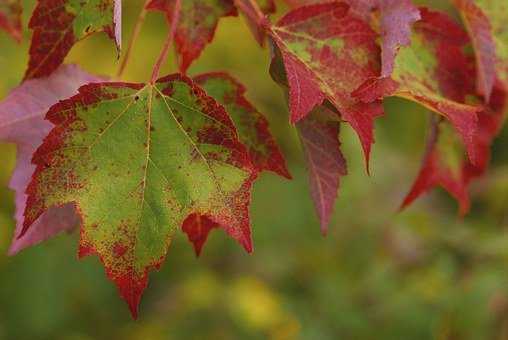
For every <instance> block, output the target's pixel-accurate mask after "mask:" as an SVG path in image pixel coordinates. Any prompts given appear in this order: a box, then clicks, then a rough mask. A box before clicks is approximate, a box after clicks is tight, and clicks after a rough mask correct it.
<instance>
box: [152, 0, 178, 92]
mask: <svg viewBox="0 0 508 340" xmlns="http://www.w3.org/2000/svg"><path fill="white" fill-rule="evenodd" d="M181 7H182V1H181V0H176V1H175V7H174V8H173V16H172V17H171V26H170V28H169V32H168V36H167V37H166V41H165V42H164V46H163V47H162V51H161V54H160V55H159V58H158V59H157V62H156V63H155V66H154V67H153V72H152V78H151V79H150V83H151V84H154V83H155V81H156V80H157V78H158V77H159V73H160V69H161V66H162V64H163V63H164V61H165V60H166V58H167V56H168V52H169V47H170V46H171V43H172V42H173V39H174V37H175V32H176V26H177V25H178V21H179V20H180V10H181Z"/></svg>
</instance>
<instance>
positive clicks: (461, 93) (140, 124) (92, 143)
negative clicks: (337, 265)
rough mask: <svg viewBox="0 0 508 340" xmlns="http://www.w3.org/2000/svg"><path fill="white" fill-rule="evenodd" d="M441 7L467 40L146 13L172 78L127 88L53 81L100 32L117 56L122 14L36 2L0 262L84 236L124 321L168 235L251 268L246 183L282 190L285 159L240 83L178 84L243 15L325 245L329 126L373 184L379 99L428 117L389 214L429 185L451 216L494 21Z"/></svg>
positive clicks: (481, 140)
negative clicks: (223, 239)
mask: <svg viewBox="0 0 508 340" xmlns="http://www.w3.org/2000/svg"><path fill="white" fill-rule="evenodd" d="M452 1H453V3H454V5H455V6H456V9H457V11H458V12H460V14H461V16H462V19H463V21H464V23H465V28H466V29H463V28H462V27H461V26H460V25H459V23H458V22H456V21H455V20H454V19H452V18H451V17H450V16H448V15H447V14H445V13H441V12H436V11H432V10H429V9H427V8H417V7H415V5H413V4H412V2H411V1H410V0H358V1H353V0H348V1H343V2H341V1H331V0H330V1H317V0H286V2H287V3H288V4H289V5H290V6H292V7H294V8H293V9H291V10H290V11H289V12H288V13H287V14H285V15H284V16H283V17H282V18H281V19H280V20H278V21H277V22H276V23H272V22H271V21H270V19H269V17H268V15H269V14H273V13H274V12H275V2H274V1H273V0H261V1H257V2H256V1H253V0H203V1H201V0H200V1H198V0H188V1H187V0H184V1H181V0H151V1H148V2H147V8H146V9H150V10H157V11H161V12H163V13H164V14H165V15H166V17H167V19H168V22H169V23H170V25H171V27H172V28H174V37H171V38H174V41H175V46H176V52H177V56H178V67H179V70H180V72H181V73H179V74H174V75H170V76H166V77H163V78H161V79H159V80H157V81H153V82H150V83H146V84H136V83H124V82H120V81H118V82H104V81H103V80H101V79H98V78H97V77H93V76H91V75H88V74H86V73H84V72H83V71H80V70H79V69H78V68H77V67H76V66H68V65H62V63H63V62H64V59H65V57H66V55H67V54H68V52H69V51H70V49H71V48H72V46H73V45H74V44H75V43H77V42H78V41H80V40H82V39H84V38H85V37H87V36H89V35H90V34H93V33H96V32H106V33H107V34H108V35H109V36H110V37H111V38H113V39H114V40H115V41H116V45H117V47H118V49H119V48H120V40H121V23H120V18H121V1H120V0H38V2H37V5H36V7H35V10H34V12H33V14H32V17H31V19H30V23H29V27H30V28H31V29H32V30H33V35H32V40H31V47H30V56H29V64H28V69H27V71H26V74H25V81H24V82H23V83H22V84H21V85H20V86H19V87H18V88H17V89H15V90H13V91H12V93H11V94H10V95H9V96H8V97H7V98H6V99H5V100H4V101H3V102H2V103H1V104H0V139H1V140H2V141H7V142H14V143H16V144H17V147H18V163H17V167H16V170H15V172H14V174H13V178H12V180H11V187H12V188H13V189H14V190H15V191H16V209H17V210H16V221H17V227H16V235H15V239H14V241H13V244H12V246H11V252H12V253H15V252H17V251H19V250H21V249H23V248H25V247H27V246H30V245H33V244H36V243H38V242H41V241H43V240H45V239H47V238H48V237H51V236H53V235H55V234H56V233H59V232H62V231H66V230H72V229H73V228H74V227H75V225H76V224H77V223H79V222H81V226H80V250H79V254H80V256H86V255H90V254H96V255H98V256H99V258H100V259H101V261H102V262H103V263H104V265H105V267H106V272H107V275H108V277H109V278H110V279H111V280H113V281H114V282H115V284H116V285H117V287H118V289H119V291H120V294H121V295H122V297H123V298H124V299H125V300H126V301H127V302H128V304H129V307H130V310H131V312H132V314H133V315H134V316H136V315H137V311H138V305H139V301H140V298H141V295H142V292H143V290H144V289H145V287H146V285H147V282H148V273H149V271H150V270H152V269H154V268H158V267H159V266H160V265H161V264H162V262H163V260H164V258H165V256H166V253H167V250H168V247H169V245H170V243H171V239H172V237H173V234H174V232H175V231H177V230H178V229H180V228H181V229H182V230H183V231H184V232H185V233H186V234H187V236H188V238H189V240H190V241H191V242H192V243H193V245H194V249H195V252H196V254H198V255H199V254H200V252H201V250H202V247H203V245H204V243H205V241H206V239H207V237H208V234H209V232H210V231H211V230H213V229H217V228H223V229H224V230H225V231H226V232H227V233H228V234H229V235H230V236H232V237H233V238H234V239H236V240H237V241H238V242H239V243H240V244H241V245H242V246H243V247H244V248H245V249H246V250H247V251H248V252H250V251H252V238H251V228H250V219H249V204H250V196H251V188H252V185H253V182H254V180H255V179H256V178H257V176H258V174H259V173H260V172H261V171H271V172H273V173H275V174H278V175H280V176H282V177H285V178H291V176H290V174H289V172H288V170H287V166H286V163H285V160H284V157H283V156H282V153H281V152H280V150H279V148H278V146H277V144H276V142H275V139H274V137H273V136H272V135H271V133H270V131H269V128H268V121H267V119H266V118H265V117H264V116H263V115H262V114H261V113H259V111H258V110H257V109H256V108H255V107H254V106H253V105H252V104H251V103H250V102H249V101H248V100H247V98H246V89H245V88H244V87H243V85H241V83H240V82H238V81H237V80H235V79H234V78H233V77H231V76H230V75H228V74H226V73H221V72H212V73H206V74H202V75H198V76H195V77H193V78H190V77H188V76H185V75H184V74H185V73H186V72H187V70H188V68H189V67H190V65H191V64H192V62H193V61H194V60H195V59H197V58H198V57H199V56H200V54H201V53H202V51H203V50H204V48H205V47H206V45H208V44H209V43H210V42H211V41H212V39H213V37H214V34H215V30H216V28H217V25H218V23H219V21H220V19H221V18H223V17H227V16H236V15H237V14H238V13H239V12H240V13H241V14H242V15H243V16H244V17H245V20H246V22H247V25H248V26H249V28H250V30H251V31H252V33H253V35H254V37H255V38H256V40H257V41H258V42H259V43H260V44H261V45H263V44H264V42H265V41H266V40H268V41H269V45H270V47H271V56H272V65H271V74H272V77H273V78H274V80H275V81H276V82H278V83H279V84H280V85H281V86H282V88H283V89H284V91H285V92H286V94H287V97H288V103H289V113H290V121H291V122H292V123H295V125H296V129H297V133H298V135H299V137H300V141H301V144H302V148H303V152H304V155H305V160H306V163H307V168H308V171H309V182H310V188H311V189H310V192H311V196H312V199H313V201H314V205H315V208H316V211H317V214H318V217H319V219H320V222H321V230H322V232H323V233H326V231H327V229H328V225H329V223H330V218H331V214H332V212H333V207H334V203H335V200H336V198H337V194H338V189H339V185H340V181H341V178H342V177H343V176H345V175H346V174H347V166H346V160H345V158H344V156H343V154H342V153H341V150H340V145H341V143H340V140H339V131H340V127H341V126H343V124H344V123H347V124H349V125H351V127H352V128H353V129H354V130H355V131H356V133H357V135H358V137H359V139H360V141H361V145H362V148H363V152H364V155H365V160H366V165H367V169H369V165H368V164H369V156H370V153H371V148H372V144H373V143H374V121H375V119H376V118H378V117H380V116H381V115H382V114H383V107H382V100H383V98H385V97H387V96H398V97H401V98H405V99H408V100H411V101H414V102H417V103H419V104H421V105H423V106H425V107H427V108H428V109H429V110H430V111H431V112H432V113H431V116H432V119H431V124H430V129H429V136H428V143H427V149H426V152H425V155H424V159H423V161H422V168H421V170H420V173H419V174H418V177H417V179H416V181H415V183H414V185H413V187H412V188H411V190H410V192H409V194H408V195H407V196H406V198H405V200H404V201H403V207H405V206H407V205H408V204H410V203H411V202H412V201H414V200H415V199H416V198H418V197H419V196H420V195H421V194H423V193H424V192H426V191H428V190H430V189H431V188H433V187H435V186H442V187H444V188H445V189H446V190H447V191H448V192H450V194H451V195H452V196H453V197H455V198H456V199H457V201H458V202H459V211H460V213H465V212H466V211H467V210H468V208H469V205H470V199H469V195H468V185H469V183H470V182H471V181H472V180H473V179H474V178H476V177H478V176H480V175H482V174H483V173H484V172H485V171H486V168H487V166H488V163H489V160H490V145H491V143H492V141H493V139H494V138H495V136H496V135H497V134H498V133H499V130H500V128H501V126H502V123H503V119H504V113H505V111H506V109H507V96H506V90H507V88H508V30H507V29H506V25H505V23H506V19H507V18H506V15H503V13H505V14H506V13H507V12H506V11H507V10H508V5H507V4H506V3H505V2H504V1H499V0H452ZM20 13H21V6H20V4H19V1H14V0H3V1H2V0H0V28H2V29H3V30H5V31H7V32H8V33H10V34H11V35H12V36H13V37H15V38H16V39H18V40H19V39H20V37H21V22H20ZM170 32H172V30H170ZM171 41H172V40H171V39H170V40H168V43H169V42H171ZM471 51H474V54H473V53H472V52H471ZM163 55H164V54H163ZM155 73H156V72H155ZM81 85H84V86H82V87H80V86H81ZM78 87H79V90H78ZM59 100H62V101H60V102H59ZM47 111H48V112H47ZM46 112H47V114H46ZM44 116H46V118H47V121H44V120H43V117H44ZM466 154H467V156H466ZM32 155H33V156H32ZM30 161H32V163H33V165H32V164H30ZM27 187H28V188H27ZM25 188H27V190H26V194H25V192H24V190H25ZM23 211H24V216H22V212H23Z"/></svg>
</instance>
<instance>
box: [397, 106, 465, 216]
mask: <svg viewBox="0 0 508 340" xmlns="http://www.w3.org/2000/svg"><path fill="white" fill-rule="evenodd" d="M462 154H463V152H462V147H461V145H460V143H459V142H458V141H457V138H456V136H455V133H454V131H452V130H451V129H450V126H449V125H448V124H446V122H444V121H442V119H441V117H438V116H434V115H433V119H432V121H431V127H430V133H429V137H428V141H427V149H426V151H425V155H424V158H423V161H422V166H421V169H420V172H419V174H418V176H417V178H416V180H415V182H414V183H413V186H412V188H411V190H410V191H409V193H408V194H407V195H406V197H405V198H404V201H403V203H402V206H401V209H403V208H405V207H407V206H408V205H410V204H411V203H412V202H413V201H415V200H416V199H417V198H418V197H419V196H421V195H422V194H423V193H425V192H427V191H429V190H430V189H432V188H434V187H436V186H441V187H443V188H444V189H445V190H446V191H448V192H449V193H450V195H452V196H453V197H454V198H455V199H456V200H457V202H458V203H459V214H460V215H464V214H465V213H466V212H467V211H468V210H469V206H470V199H469V194H468V192H467V183H466V182H465V178H464V173H463V171H462V166H463V164H462V162H463V160H462Z"/></svg>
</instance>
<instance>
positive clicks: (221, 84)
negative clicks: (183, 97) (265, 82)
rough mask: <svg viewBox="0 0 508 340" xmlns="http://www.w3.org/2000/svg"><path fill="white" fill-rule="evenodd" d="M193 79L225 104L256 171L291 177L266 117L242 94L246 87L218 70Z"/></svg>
mask: <svg viewBox="0 0 508 340" xmlns="http://www.w3.org/2000/svg"><path fill="white" fill-rule="evenodd" d="M194 81H195V82H196V83H198V84H199V85H200V86H201V87H202V88H203V89H204V90H205V91H206V93H207V94H208V95H210V96H212V97H213V98H214V99H215V100H217V101H218V102H219V103H220V104H222V105H223V106H224V108H225V109H226V111H227V113H228V114H229V116H230V117H231V119H232V120H233V122H234V124H235V127H236V130H237V131H238V138H239V139H240V142H242V143H243V144H244V145H245V146H247V149H248V151H249V154H250V157H251V160H252V162H253V164H254V166H255V167H256V168H257V169H258V171H260V172H261V171H263V170H267V171H272V172H274V173H276V174H278V175H280V176H282V177H285V178H287V179H291V175H290V174H289V171H288V169H287V166H286V161H285V159H284V156H283V155H282V153H281V151H280V149H279V147H278V146H277V142H276V141H275V138H274V137H273V136H272V134H271V132H270V130H269V126H268V120H267V119H266V118H265V117H264V116H263V115H262V114H261V113H260V112H259V111H257V110H256V108H255V107H254V106H253V105H252V104H251V103H250V102H249V101H248V100H247V99H246V98H245V92H246V89H245V87H244V86H243V85H242V84H240V83H239V82H238V81H237V80H236V79H234V78H233V77H231V76H229V75H228V74H226V73H220V72H216V73H205V74H201V75H198V76H196V77H194Z"/></svg>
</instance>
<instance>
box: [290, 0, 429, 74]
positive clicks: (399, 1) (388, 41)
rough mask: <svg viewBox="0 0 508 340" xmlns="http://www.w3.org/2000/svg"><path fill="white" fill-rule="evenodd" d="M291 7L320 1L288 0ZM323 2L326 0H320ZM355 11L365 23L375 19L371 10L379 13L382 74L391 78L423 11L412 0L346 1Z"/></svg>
mask: <svg viewBox="0 0 508 340" xmlns="http://www.w3.org/2000/svg"><path fill="white" fill-rule="evenodd" d="M286 2H288V4H289V5H290V6H292V7H297V6H302V5H308V4H312V3H319V1H316V0H286ZM321 2H323V1H322V0H321ZM344 2H346V3H348V4H349V5H350V6H351V10H352V11H354V12H355V14H357V15H359V16H360V17H362V18H363V19H364V20H365V21H366V22H372V21H374V20H373V19H372V18H371V16H372V15H371V13H372V11H374V10H377V11H378V12H379V16H380V17H379V23H378V25H379V29H380V34H381V41H382V49H381V60H382V68H381V77H383V78H385V77H389V76H390V75H391V74H392V71H393V63H394V60H395V55H396V54H397V51H398V49H399V48H400V46H407V45H409V44H410V42H411V40H410V37H411V26H412V25H413V24H414V23H415V22H416V21H418V20H420V12H419V10H418V8H417V7H416V6H414V5H413V3H412V2H411V0H346V1H344Z"/></svg>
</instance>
